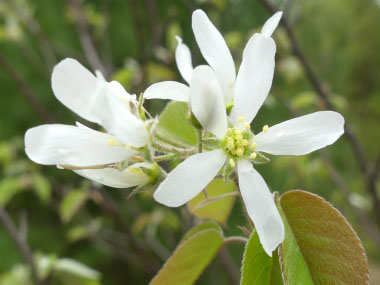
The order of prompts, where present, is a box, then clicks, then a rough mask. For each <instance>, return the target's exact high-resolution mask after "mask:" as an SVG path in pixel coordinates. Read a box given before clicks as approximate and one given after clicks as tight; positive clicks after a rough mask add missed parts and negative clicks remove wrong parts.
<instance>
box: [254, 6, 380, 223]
mask: <svg viewBox="0 0 380 285" xmlns="http://www.w3.org/2000/svg"><path fill="white" fill-rule="evenodd" d="M260 1H261V2H262V4H263V5H264V6H265V8H266V9H267V10H268V11H269V12H270V13H272V14H273V13H275V12H277V9H276V8H275V7H274V6H273V5H272V4H271V3H270V2H269V1H268V0H260ZM281 24H282V26H283V27H284V29H285V31H286V34H287V35H288V37H289V40H290V42H291V45H292V49H293V54H294V55H295V56H296V57H297V58H298V59H299V61H300V62H301V64H302V66H303V68H304V70H305V73H306V76H307V78H308V79H309V81H310V83H311V85H312V86H313V87H314V89H315V90H316V92H317V94H318V95H319V97H321V99H322V100H323V102H324V103H325V105H326V107H327V108H328V109H330V110H333V111H335V110H336V108H335V107H334V105H333V103H332V101H331V99H330V95H329V93H328V92H327V91H326V89H325V88H324V85H323V82H322V80H321V79H320V78H319V77H318V75H317V74H316V73H315V72H314V70H313V69H312V67H311V65H310V63H309V61H308V60H307V59H306V56H305V54H304V53H303V51H302V49H301V47H300V45H299V43H298V40H297V38H296V35H295V33H294V31H293V29H292V27H291V25H290V23H289V21H288V19H287V17H286V16H283V17H282V20H281ZM344 130H345V135H346V138H347V140H348V142H349V143H350V145H351V148H352V150H353V153H354V155H355V157H356V159H357V161H358V163H359V168H360V170H361V172H362V173H363V174H364V176H365V178H366V180H367V190H368V192H369V194H370V195H371V196H372V200H373V203H374V210H375V213H376V219H377V222H378V224H380V199H379V197H378V195H377V190H376V183H374V182H373V181H372V179H371V173H370V167H369V165H370V164H369V162H368V160H367V158H366V155H365V153H364V151H363V147H362V146H361V144H360V142H359V140H358V138H357V137H356V135H355V133H354V131H353V129H352V128H351V126H350V125H349V124H348V123H347V122H346V123H345V126H344Z"/></svg>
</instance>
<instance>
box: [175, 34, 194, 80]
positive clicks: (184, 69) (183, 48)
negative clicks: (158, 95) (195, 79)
mask: <svg viewBox="0 0 380 285" xmlns="http://www.w3.org/2000/svg"><path fill="white" fill-rule="evenodd" d="M176 39H177V42H178V45H177V49H176V51H175V61H176V63H177V67H178V70H179V73H181V75H182V77H183V79H185V81H186V82H187V83H190V79H191V74H192V73H193V64H192V61H191V53H190V49H189V48H188V46H187V45H185V44H184V43H182V39H181V38H180V37H178V36H177V37H176Z"/></svg>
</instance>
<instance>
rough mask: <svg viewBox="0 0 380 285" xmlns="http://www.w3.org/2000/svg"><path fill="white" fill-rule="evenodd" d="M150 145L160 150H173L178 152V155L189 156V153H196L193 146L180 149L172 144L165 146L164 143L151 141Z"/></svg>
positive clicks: (170, 151)
mask: <svg viewBox="0 0 380 285" xmlns="http://www.w3.org/2000/svg"><path fill="white" fill-rule="evenodd" d="M152 145H153V146H154V147H155V148H156V149H157V150H158V151H162V152H169V153H173V152H174V153H177V154H180V155H184V156H189V155H193V154H196V149H195V148H189V149H181V148H177V147H174V146H165V145H162V144H159V143H157V142H152Z"/></svg>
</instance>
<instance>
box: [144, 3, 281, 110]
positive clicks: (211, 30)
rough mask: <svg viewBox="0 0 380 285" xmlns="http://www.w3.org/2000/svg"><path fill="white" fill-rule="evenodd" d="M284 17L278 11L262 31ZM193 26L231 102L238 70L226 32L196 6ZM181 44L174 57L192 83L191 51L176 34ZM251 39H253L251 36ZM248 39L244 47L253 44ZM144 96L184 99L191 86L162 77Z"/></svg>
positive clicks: (265, 32) (269, 29)
mask: <svg viewBox="0 0 380 285" xmlns="http://www.w3.org/2000/svg"><path fill="white" fill-rule="evenodd" d="M281 17H282V12H277V13H276V14H274V15H273V16H272V17H270V18H269V19H268V20H267V21H266V22H265V24H264V26H263V28H262V30H261V35H263V36H266V37H271V36H272V34H273V32H274V30H275V29H276V28H277V26H278V23H279V22H280V19H281ZM192 27H193V32H194V35H195V39H196V41H197V43H198V46H199V48H200V50H201V53H202V55H203V57H204V58H205V59H206V61H207V63H208V64H209V65H210V66H211V68H212V69H213V70H214V72H215V74H216V77H217V79H218V81H219V84H220V87H221V88H222V92H223V96H224V102H225V105H226V106H228V105H231V104H232V103H233V102H232V99H233V94H234V93H233V91H234V88H235V82H236V71H235V64H234V61H233V58H232V56H231V53H230V50H229V49H228V47H227V44H226V42H225V41H224V39H223V36H222V35H221V34H220V33H219V31H218V30H217V29H216V28H215V26H214V25H213V24H212V23H211V21H210V20H209V18H208V17H207V15H206V14H205V13H204V12H203V11H202V10H196V11H194V13H193V17H192ZM176 39H177V41H178V46H177V49H176V53H175V59H176V63H177V67H178V70H179V72H180V74H181V75H182V77H183V79H184V80H185V81H186V82H187V83H190V80H191V76H192V73H193V70H194V69H193V65H192V59H191V53H190V50H189V48H188V47H187V45H185V44H184V43H183V42H182V39H181V38H180V37H176ZM251 40H252V39H251ZM251 40H250V41H249V42H248V44H247V46H246V48H245V49H247V48H250V47H249V45H250V42H251ZM144 98H145V99H170V100H175V101H181V102H188V101H189V87H188V86H186V85H185V84H182V83H179V82H175V81H163V82H159V83H156V84H153V85H151V86H150V87H149V88H148V89H147V90H146V91H145V92H144Z"/></svg>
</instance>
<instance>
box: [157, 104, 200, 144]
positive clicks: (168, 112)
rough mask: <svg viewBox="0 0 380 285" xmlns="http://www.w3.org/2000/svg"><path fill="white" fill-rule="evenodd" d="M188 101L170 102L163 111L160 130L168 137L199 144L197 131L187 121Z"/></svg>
mask: <svg viewBox="0 0 380 285" xmlns="http://www.w3.org/2000/svg"><path fill="white" fill-rule="evenodd" d="M187 110H188V108H187V103H183V102H170V103H168V104H167V106H166V108H165V110H164V111H163V112H162V113H161V115H160V118H159V122H158V124H157V129H158V132H159V133H160V134H162V135H164V136H167V137H168V138H170V139H172V140H175V141H177V142H181V143H184V144H187V145H196V144H197V132H196V130H195V129H194V127H193V126H192V125H190V123H189V122H188V121H187V119H186V116H187Z"/></svg>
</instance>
